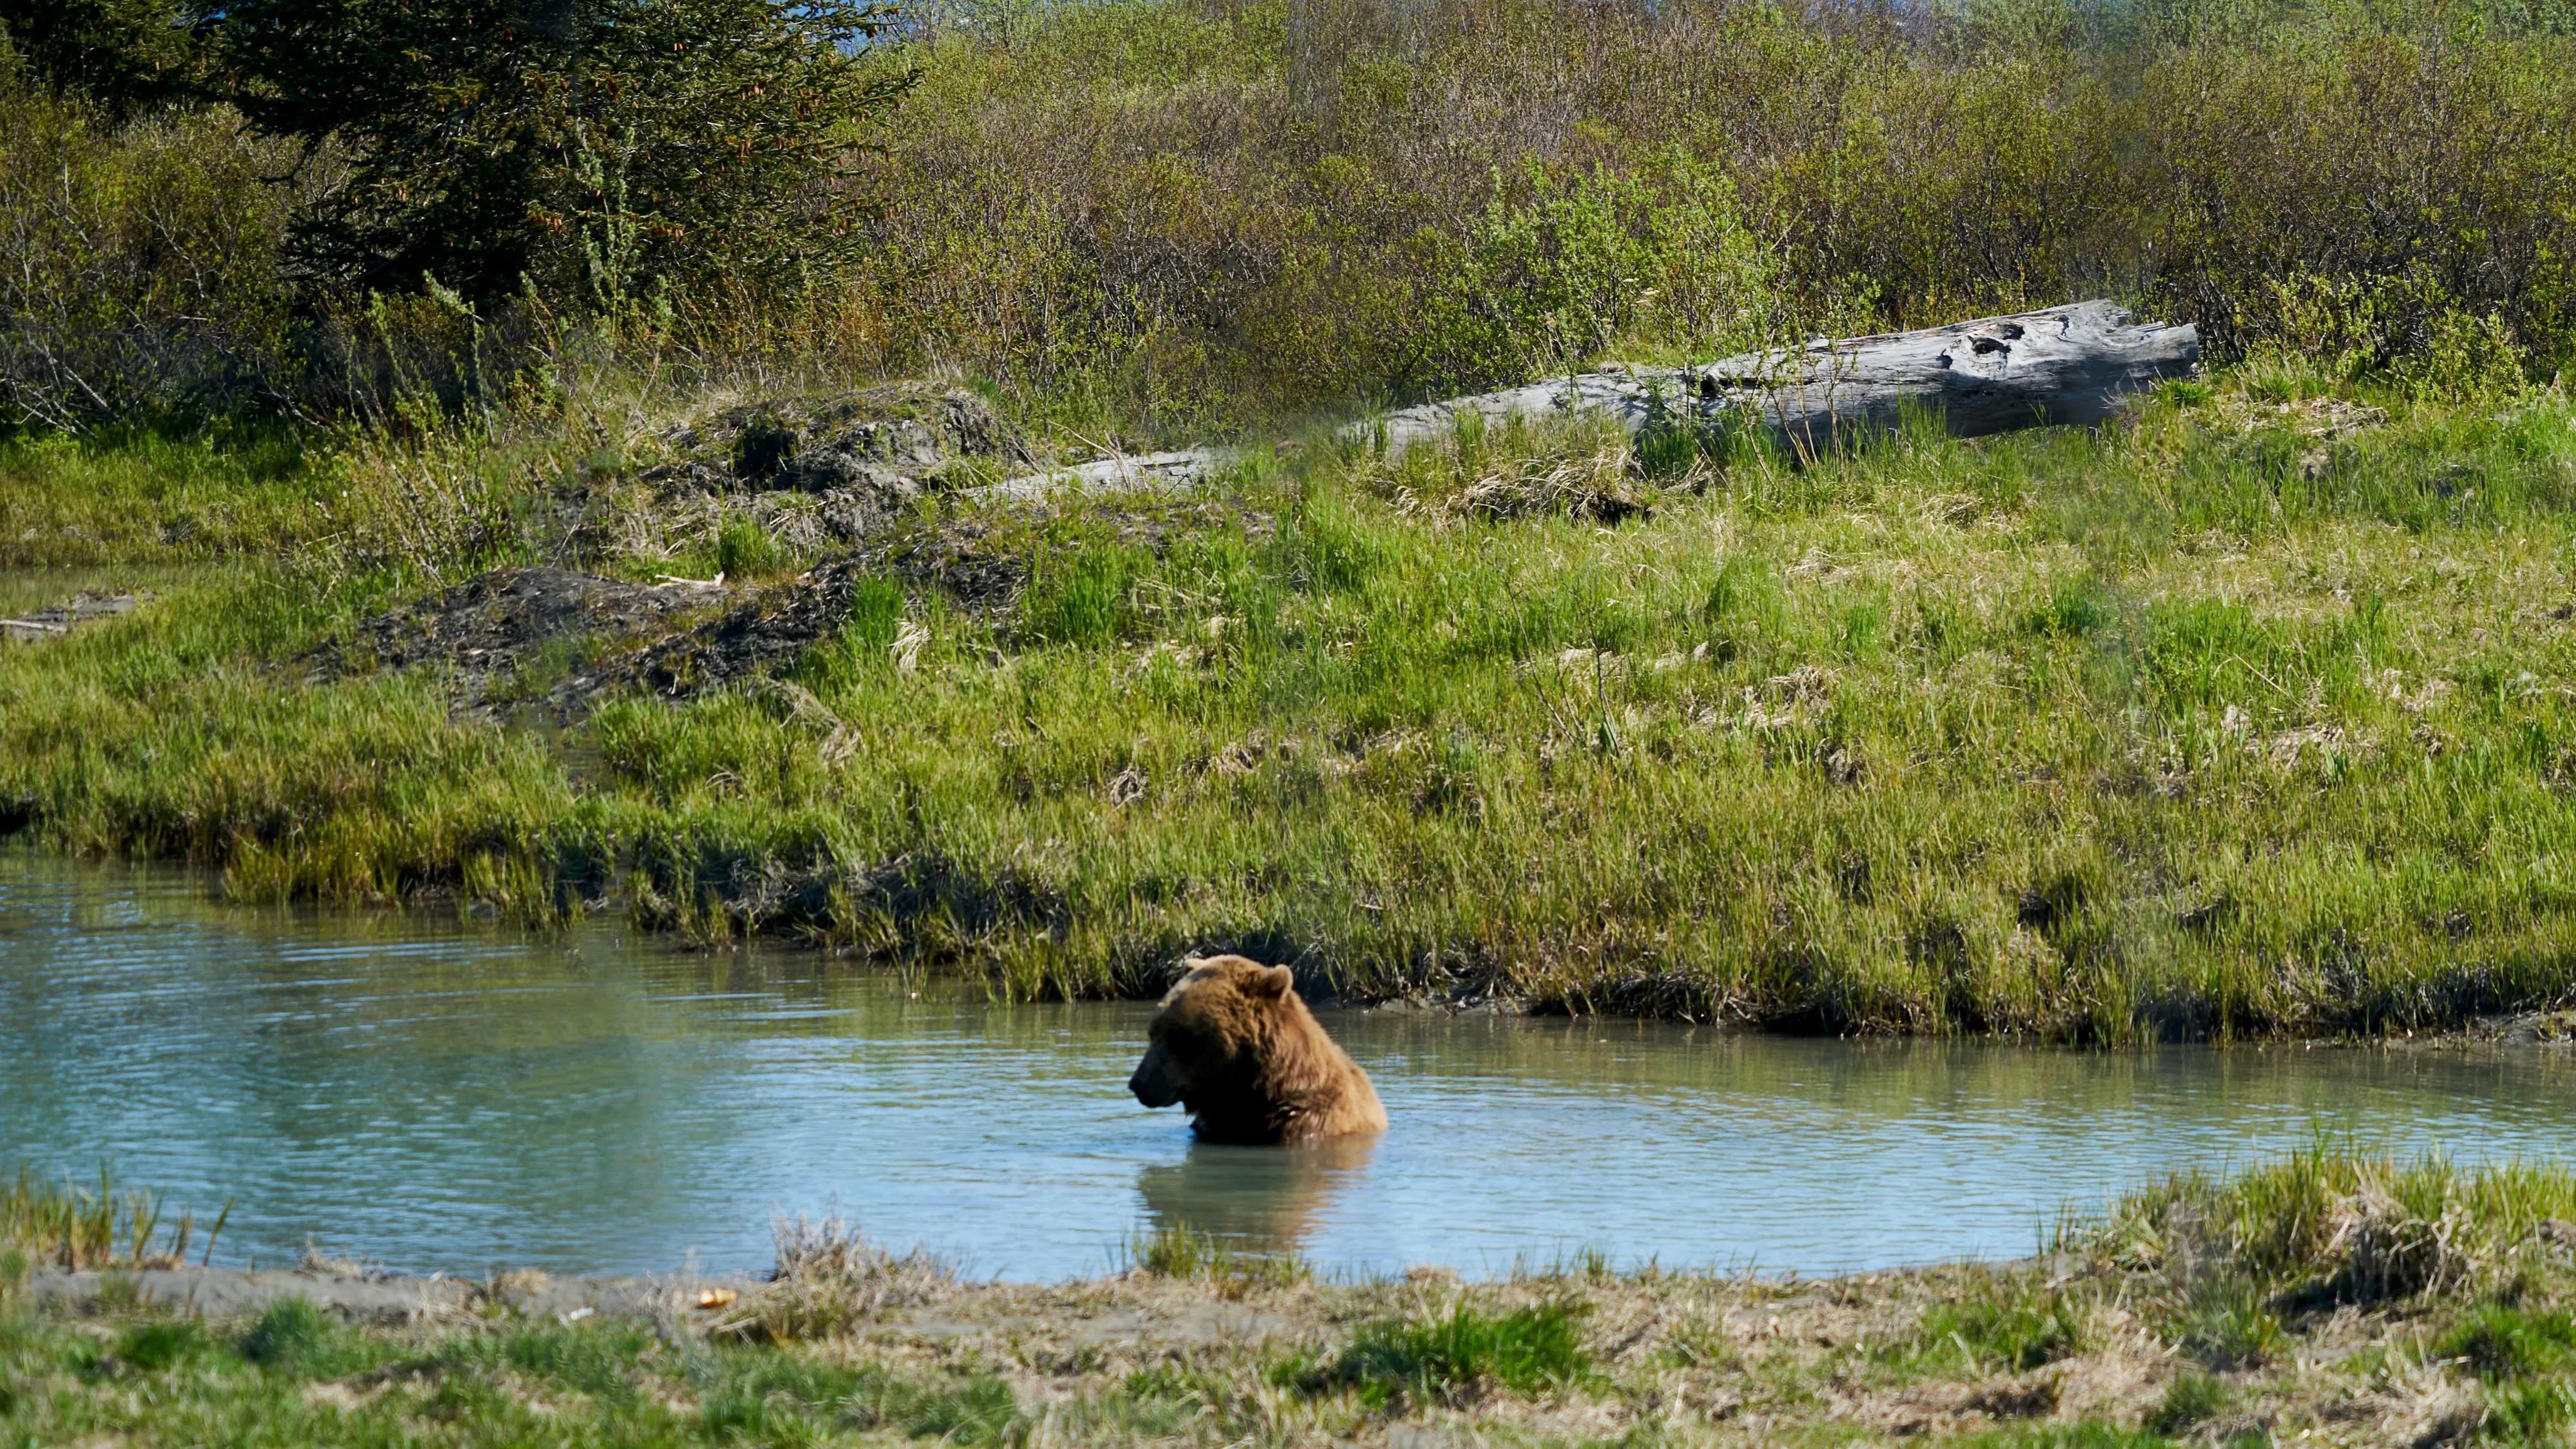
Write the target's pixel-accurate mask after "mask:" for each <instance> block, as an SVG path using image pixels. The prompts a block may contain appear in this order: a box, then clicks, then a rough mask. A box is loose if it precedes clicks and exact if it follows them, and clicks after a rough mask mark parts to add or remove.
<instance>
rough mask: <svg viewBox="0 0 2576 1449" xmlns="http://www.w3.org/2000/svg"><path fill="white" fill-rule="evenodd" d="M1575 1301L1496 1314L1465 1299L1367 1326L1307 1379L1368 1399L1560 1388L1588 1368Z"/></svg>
mask: <svg viewBox="0 0 2576 1449" xmlns="http://www.w3.org/2000/svg"><path fill="white" fill-rule="evenodd" d="M1586 1311H1587V1310H1586V1309H1585V1306H1584V1305H1583V1304H1581V1303H1579V1302H1574V1301H1568V1300H1560V1301H1557V1302H1552V1303H1541V1304H1536V1305H1533V1306H1531V1307H1527V1308H1515V1309H1512V1310H1510V1311H1508V1312H1494V1311H1491V1310H1488V1309H1484V1308H1481V1307H1478V1306H1477V1305H1475V1304H1472V1303H1469V1302H1466V1301H1464V1300H1463V1299H1462V1300H1460V1301H1459V1302H1456V1303H1453V1304H1451V1305H1450V1306H1449V1309H1448V1311H1446V1312H1444V1313H1429V1314H1423V1315H1419V1316H1414V1317H1407V1318H1398V1319H1387V1320H1382V1321H1380V1322H1376V1323H1371V1324H1364V1325H1362V1326H1361V1327H1360V1329H1359V1330H1358V1332H1357V1333H1355V1334H1354V1335H1352V1338H1351V1344H1350V1347H1348V1348H1347V1349H1345V1350H1343V1351H1342V1353H1341V1355H1340V1357H1338V1358H1336V1359H1335V1360H1334V1361H1333V1362H1332V1363H1331V1364H1330V1365H1329V1366H1328V1367H1326V1368H1325V1369H1324V1370H1323V1371H1322V1372H1321V1373H1320V1374H1318V1375H1315V1376H1314V1377H1313V1378H1312V1380H1311V1382H1312V1383H1313V1384H1315V1385H1316V1386H1319V1387H1321V1386H1345V1387H1350V1388H1353V1389H1355V1390H1357V1392H1358V1393H1359V1395H1360V1397H1361V1398H1362V1399H1363V1400H1364V1401H1366V1402H1370V1403H1385V1402H1389V1401H1391V1400H1393V1399H1395V1398H1398V1397H1400V1396H1405V1395H1410V1396H1411V1398H1412V1400H1413V1401H1415V1402H1418V1403H1460V1402H1467V1401H1472V1400H1473V1399H1474V1398H1475V1397H1476V1396H1477V1395H1478V1394H1480V1393H1482V1392H1484V1391H1486V1390H1487V1389H1491V1388H1500V1389H1505V1390H1508V1391H1510V1392H1513V1393H1518V1394H1545V1393H1552V1392H1562V1391H1564V1390H1567V1389H1570V1388H1572V1387H1573V1386H1574V1385H1576V1384H1577V1383H1578V1382H1580V1381H1581V1380H1582V1379H1583V1377H1584V1376H1585V1374H1586V1373H1587V1372H1588V1370H1589V1369H1590V1366H1591V1356H1590V1354H1588V1353H1587V1352H1586V1351H1585V1350H1584V1346H1583V1317H1584V1314H1585V1312H1586Z"/></svg>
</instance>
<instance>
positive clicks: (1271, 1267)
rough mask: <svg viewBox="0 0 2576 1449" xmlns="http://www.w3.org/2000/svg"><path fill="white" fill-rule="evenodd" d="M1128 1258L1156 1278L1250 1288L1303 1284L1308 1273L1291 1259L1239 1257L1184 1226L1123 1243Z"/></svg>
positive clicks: (1256, 1255)
mask: <svg viewBox="0 0 2576 1449" xmlns="http://www.w3.org/2000/svg"><path fill="white" fill-rule="evenodd" d="M1127 1256H1128V1258H1129V1259H1130V1260H1132V1261H1133V1262H1134V1263H1135V1265H1136V1266H1137V1267H1138V1268H1141V1269H1143V1270H1144V1271H1146V1272H1148V1273H1151V1274H1153V1275H1154V1276H1156V1277H1158V1278H1178V1279H1182V1280H1184V1281H1210V1282H1218V1283H1225V1284H1229V1285H1234V1286H1237V1287H1245V1288H1248V1287H1252V1286H1255V1285H1282V1284H1288V1283H1300V1282H1304V1281H1305V1280H1306V1279H1307V1278H1308V1277H1310V1276H1312V1270H1310V1269H1309V1268H1307V1266H1306V1265H1305V1264H1304V1263H1303V1262H1301V1261H1300V1260H1299V1259H1298V1258H1296V1257H1295V1256H1294V1255H1293V1254H1276V1253H1240V1252H1236V1251H1235V1250H1233V1249H1232V1248H1229V1247H1227V1246H1226V1245H1225V1244H1224V1243H1223V1242H1221V1241H1219V1240H1218V1239H1217V1238H1216V1237H1215V1235H1213V1234H1210V1233H1203V1232H1200V1231H1199V1230H1198V1229H1196V1228H1193V1227H1191V1226H1190V1225H1189V1224H1187V1223H1175V1224H1171V1225H1168V1226H1165V1227H1161V1228H1158V1229H1156V1230H1155V1231H1153V1232H1152V1233H1147V1234H1139V1235H1137V1236H1136V1237H1133V1238H1131V1239H1129V1240H1128V1244H1127Z"/></svg>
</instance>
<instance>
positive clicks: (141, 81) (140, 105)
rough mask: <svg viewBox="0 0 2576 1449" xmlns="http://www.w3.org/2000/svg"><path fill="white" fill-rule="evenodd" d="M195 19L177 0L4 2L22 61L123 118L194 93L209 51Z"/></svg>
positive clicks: (6, 24) (1, 12)
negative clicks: (196, 29)
mask: <svg viewBox="0 0 2576 1449" xmlns="http://www.w3.org/2000/svg"><path fill="white" fill-rule="evenodd" d="M195 19H196V13H195V7H194V6H184V5H180V4H175V3H173V0H0V31H5V33H6V35H7V37H8V42H9V49H10V50H11V51H14V52H15V53H16V58H17V59H18V61H19V62H20V63H22V64H24V65H25V66H26V67H27V69H28V70H29V71H31V72H32V73H33V74H34V75H35V76H36V77H37V78H38V79H40V80H42V81H43V82H45V84H47V85H49V86H52V87H54V88H56V89H57V90H61V91H64V92H67V93H70V94H72V95H76V96H80V97H83V98H86V99H88V100H91V101H94V102H96V103H97V104H98V105H99V106H100V107H101V108H103V109H104V110H105V111H106V112H107V113H108V114H110V115H111V116H114V117H117V118H119V119H122V118H124V117H126V116H128V115H131V114H133V113H134V112H136V111H138V110H142V109H145V108H148V107H151V106H155V105H158V104H161V103H163V102H166V101H174V100H180V99H183V98H186V97H189V96H192V95H194V94H196V93H197V91H198V89H199V87H200V86H202V85H203V83H204V81H205V74H204V72H205V56H204V54H203V51H202V48H201V47H200V46H199V45H198V44H197V39H196V35H195V32H194V28H193V24H192V22H193V21H194V20H195ZM0 65H5V61H0Z"/></svg>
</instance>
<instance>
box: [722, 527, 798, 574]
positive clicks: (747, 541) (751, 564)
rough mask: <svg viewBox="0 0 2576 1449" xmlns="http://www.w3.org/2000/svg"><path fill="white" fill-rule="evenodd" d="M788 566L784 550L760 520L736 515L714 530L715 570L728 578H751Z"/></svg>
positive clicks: (774, 572) (776, 571)
mask: <svg viewBox="0 0 2576 1449" xmlns="http://www.w3.org/2000/svg"><path fill="white" fill-rule="evenodd" d="M786 567H787V550H786V549H784V548H782V547H780V546H779V543H778V540H777V539H775V538H773V537H771V536H770V533H769V530H768V529H765V528H763V527H761V526H760V521H759V520H758V519H754V518H746V517H743V516H742V515H740V514H736V515H734V516H733V517H731V518H728V519H726V520H725V521H724V523H723V525H722V526H721V527H719V528H718V529H717V530H716V569H717V571H718V572H720V573H722V574H723V575H724V576H725V577H726V578H729V579H742V580H745V581H751V580H756V579H764V578H768V577H771V576H772V575H775V574H777V573H779V572H781V571H782V570H784V569H785V568H786Z"/></svg>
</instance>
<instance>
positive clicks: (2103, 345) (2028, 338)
mask: <svg viewBox="0 0 2576 1449" xmlns="http://www.w3.org/2000/svg"><path fill="white" fill-rule="evenodd" d="M2199 361H2200V334H2199V332H2198V330H2197V329H2195V328H2193V327H2192V326H2191V325H2190V324H2188V323H2185V324H2183V325H2181V326H2165V325H2162V324H2159V323H2148V324H2144V325H2140V324H2137V323H2135V322H2133V321H2132V320H2131V319H2130V316H2129V313H2128V311H2127V310H2126V309H2124V308H2121V307H2119V306H2116V305H2114V304H2113V303H2110V302H2104V301H2095V302H2077V303H2074V304H2072V305H2069V306H2064V307H2051V308H2049V309H2047V310H2045V311H2040V312H2023V313H2019V314H2017V315H2014V316H2010V317H1983V318H1979V319H1977V320H1976V321H1973V322H1954V323H1951V324H1950V325H1949V326H1947V327H1927V328H1924V329H1923V330H1921V331H1919V332H1890V333H1882V334H1880V335H1878V336H1874V337H1845V338H1838V339H1825V338H1819V339H1817V340H1816V341H1814V342H1810V343H1808V344H1807V345H1806V346H1805V347H1803V348H1797V349H1784V350H1781V351H1776V352H1764V353H1748V354H1746V355H1744V356H1742V357H1730V358H1727V359H1725V360H1724V361H1722V362H1713V363H1709V364H1707V365H1705V366H1700V367H1680V368H1653V367H1630V366H1627V365H1625V364H1616V363H1614V364H1612V365H1611V366H1609V367H1605V368H1602V369H1600V370H1599V371H1596V372H1587V373H1581V374H1578V375H1576V376H1573V377H1560V378H1552V379H1550V380H1548V381H1546V382H1539V383H1532V384H1530V385H1529V386H1527V387H1517V388H1509V389H1506V390H1504V391H1502V392H1489V393H1483V394H1480V395H1478V396H1475V397H1463V398H1454V399H1452V400H1450V401H1448V402H1437V403H1424V404H1423V405H1421V406H1419V407H1410V408H1404V409H1401V410H1399V411H1397V412H1392V413H1389V414H1387V415H1386V417H1385V418H1384V419H1382V420H1380V421H1378V422H1376V423H1370V424H1363V425H1362V428H1361V429H1355V430H1354V431H1362V430H1364V431H1365V433H1366V435H1368V436H1371V437H1372V438H1375V439H1377V440H1378V441H1379V446H1381V447H1382V448H1383V449H1384V450H1385V451H1386V452H1387V453H1388V454H1389V455H1394V454H1397V453H1401V452H1403V451H1404V450H1405V449H1406V448H1408V447H1410V446H1412V445H1413V444H1414V443H1417V442H1421V441H1423V440H1425V439H1434V440H1436V439H1438V438H1441V437H1444V436H1447V435H1448V434H1449V433H1450V432H1452V431H1453V430H1454V429H1455V428H1456V427H1457V426H1458V422H1459V419H1461V418H1462V417H1466V416H1470V415H1474V416H1481V417H1483V418H1485V419H1486V420H1487V421H1489V422H1500V421H1503V420H1504V419H1507V418H1510V417H1513V416H1519V417H1523V418H1527V419H1530V420H1532V421H1538V420H1542V419H1545V418H1549V417H1555V416H1565V415H1569V414H1575V413H1583V412H1595V413H1601V414H1604V415H1607V416H1610V417H1613V418H1616V419H1617V420H1618V421H1619V422H1620V424H1621V425H1622V426H1624V427H1625V428H1627V430H1628V431H1630V432H1632V433H1633V432H1636V431H1639V430H1640V429H1642V428H1645V427H1646V426H1648V425H1649V424H1650V423H1656V422H1658V421H1660V422H1664V423H1669V424H1677V425H1680V426H1685V427H1687V426H1694V425H1696V426H1701V427H1711V426H1723V425H1725V424H1726V423H1727V422H1729V421H1730V420H1732V421H1735V422H1739V423H1742V424H1749V425H1751V426H1754V427H1757V428H1759V429H1761V430H1762V431H1763V432H1764V433H1766V434H1768V435H1769V437H1770V439H1771V440H1772V441H1773V442H1774V443H1776V444H1778V445H1779V446H1780V447H1781V448H1783V449H1785V450H1786V451H1788V452H1790V453H1791V454H1793V455H1795V456H1797V457H1801V458H1807V457H1813V456H1816V455H1817V454H1820V453H1823V452H1826V451H1828V450H1830V449H1832V448H1833V447H1834V446H1835V445H1836V444H1837V443H1838V442H1841V441H1846V440H1849V439H1851V438H1853V437H1856V436H1861V435H1865V434H1869V433H1875V432H1884V431H1887V430H1888V429H1891V428H1893V427H1895V426H1896V425H1897V423H1898V421H1899V420H1900V419H1901V418H1902V417H1903V416H1904V415H1905V414H1907V413H1908V412H1911V411H1915V410H1920V411H1922V412H1925V413H1928V414H1930V415H1931V416H1934V417H1937V418H1939V419H1940V420H1941V423H1942V425H1943V426H1944V427H1946V428H1947V429H1948V430H1949V431H1950V432H1952V433H1954V434H1957V435H1958V436H1960V437H1971V438H1972V437H1979V436H1982V435H1984V434H1987V433H2001V432H2008V431H2010V430H2012V429H2014V428H2027V427H2033V426H2036V425H2038V424H2042V423H2091V422H2099V421H2101V420H2102V419H2103V418H2106V417H2108V416H2110V414H2111V410H2112V408H2113V407H2114V406H2115V404H2116V403H2117V401H2118V399H2119V397H2120V396H2121V395H2122V394H2124V393H2129V392H2135V391H2137V390H2139V389H2141V388H2145V387H2149V386H2152V385H2154V383H2155V382H2156V381H2157V380H2158V379H2161V378H2168V377H2185V376H2188V375H2190V373H2191V372H2192V370H2193V369H2194V368H2195V367H2197V366H2198V364H2199Z"/></svg>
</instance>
